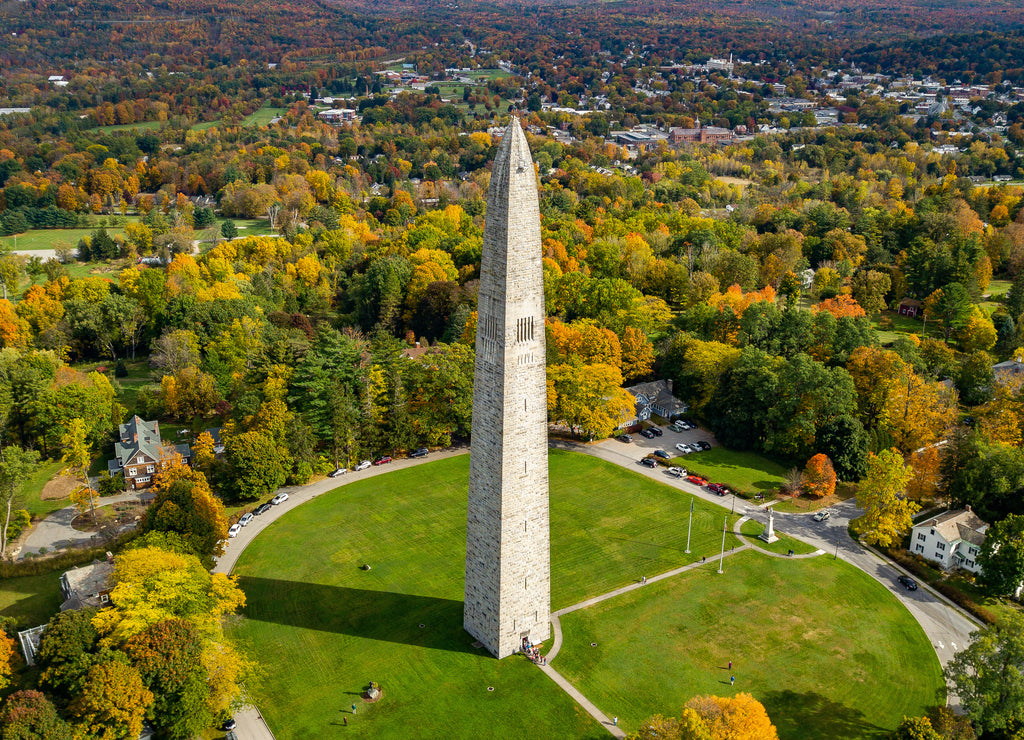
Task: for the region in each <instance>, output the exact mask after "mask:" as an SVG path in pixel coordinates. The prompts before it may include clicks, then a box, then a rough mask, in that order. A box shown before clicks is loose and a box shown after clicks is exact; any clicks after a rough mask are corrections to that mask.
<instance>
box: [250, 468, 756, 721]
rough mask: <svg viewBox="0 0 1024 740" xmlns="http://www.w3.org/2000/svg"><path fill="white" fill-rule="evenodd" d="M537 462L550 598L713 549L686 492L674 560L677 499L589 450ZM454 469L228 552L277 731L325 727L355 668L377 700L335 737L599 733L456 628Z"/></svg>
mask: <svg viewBox="0 0 1024 740" xmlns="http://www.w3.org/2000/svg"><path fill="white" fill-rule="evenodd" d="M550 463H551V480H552V484H551V531H552V534H553V537H552V545H551V556H552V564H553V568H552V570H553V573H552V608H553V609H558V608H560V607H564V606H568V605H570V604H574V603H577V602H579V601H580V600H582V599H583V598H585V597H588V596H593V595H597V594H600V593H604V592H606V591H608V590H611V589H613V588H616V587H619V586H623V585H626V584H629V583H632V582H635V581H637V580H639V578H640V577H641V576H642V575H648V576H650V575H654V574H656V573H661V572H664V571H666V570H669V569H671V568H673V567H678V566H679V565H683V564H685V563H687V562H693V561H695V560H697V559H699V557H700V556H701V554H706V555H710V554H711V553H712V552H715V551H717V550H718V548H719V547H720V546H721V527H722V522H723V520H722V517H723V515H724V513H725V512H724V510H722V509H721V508H719V507H716V506H713V505H711V504H707V503H699V506H698V508H697V509H696V511H695V515H694V530H693V539H692V543H691V552H692V554H691V555H686V554H685V553H684V552H683V551H684V550H685V547H686V528H687V524H686V522H687V516H688V513H689V504H690V497H688V496H685V495H681V494H680V493H679V491H678V490H676V489H674V488H671V487H669V486H666V485H663V484H660V483H657V482H653V481H650V480H648V479H646V478H644V477H643V476H639V475H636V474H635V473H633V472H631V471H628V470H624V469H622V468H620V467H618V466H615V465H612V464H610V463H605V462H603V461H600V460H597V459H595V458H592V457H589V456H584V455H579V454H573V453H567V452H559V451H553V452H552V453H551V456H550ZM468 469H469V458H468V456H465V455H462V456H458V457H454V458H449V459H446V460H439V461H437V462H433V463H428V464H426V465H421V466H417V467H415V468H410V469H407V470H400V471H395V472H392V473H389V474H388V475H386V476H382V477H377V478H371V479H367V480H364V481H356V482H353V483H350V484H348V485H345V486H343V487H341V488H339V489H337V490H336V491H334V492H332V493H329V494H326V495H323V496H320V497H318V498H316V499H314V500H313V501H311V502H309V503H307V504H304V505H303V506H302V507H300V508H298V509H296V510H294V511H292V512H289V513H288V514H287V515H286V516H284V517H282V518H281V519H280V520H278V521H277V522H275V523H274V524H272V525H271V526H270V527H268V528H267V530H266V531H264V532H263V533H262V534H261V535H260V536H259V538H257V539H256V540H255V541H254V542H253V544H251V545H250V546H249V548H248V549H247V550H246V551H245V553H244V554H243V555H242V558H241V560H240V561H239V563H238V566H237V567H236V569H235V573H236V574H238V575H239V576H240V577H241V578H240V584H241V586H242V587H243V589H244V590H245V592H246V596H247V599H248V605H247V606H246V608H245V618H244V619H239V620H238V621H236V622H234V623H233V624H232V625H231V626H230V632H231V633H232V635H233V636H234V637H235V638H237V639H239V640H240V641H241V642H242V643H243V644H244V646H245V650H246V652H247V654H249V655H251V656H252V657H254V658H256V659H258V660H259V661H260V663H261V664H262V665H263V666H264V669H265V678H264V682H263V686H262V688H261V689H259V690H257V691H256V701H257V704H258V706H259V707H260V711H262V712H263V714H264V715H265V716H266V717H267V720H268V722H269V724H270V726H271V728H272V729H273V730H274V732H275V734H276V735H277V737H279V738H281V739H282V740H284V739H285V738H306V737H332V736H335V735H336V733H337V732H338V731H337V730H334V729H333V727H332V725H333V724H335V723H337V722H340V719H341V716H342V715H340V714H339V710H341V709H342V708H345V707H348V706H349V705H350V704H351V703H352V701H353V697H354V696H357V695H358V693H359V692H361V691H362V689H363V687H364V686H365V685H366V684H367V682H368V681H369V680H370V679H373V680H375V681H379V682H381V683H382V684H383V686H384V700H383V701H382V702H380V703H378V704H375V705H372V706H370V705H361V707H360V709H359V713H358V714H357V715H356V716H355V717H352V716H349V720H350V722H349V727H348V729H347V730H346V733H353V734H354V735H355V736H361V737H371V736H372V737H384V738H387V737H399V738H409V737H424V738H434V737H439V736H445V737H466V738H470V737H498V736H500V737H545V738H547V737H575V738H579V737H591V736H593V737H598V736H601V734H602V732H603V731H602V730H601V729H600V728H599V727H598V726H597V725H596V723H595V722H594V721H593V720H592V719H591V718H590V717H589V715H585V714H583V713H581V711H580V710H579V709H578V708H577V707H576V706H575V705H574V704H573V703H572V701H571V700H570V699H569V698H568V697H567V696H566V695H565V694H564V693H563V692H562V691H561V690H560V689H558V688H557V686H555V684H553V683H552V682H551V681H550V680H548V679H547V678H546V677H544V676H543V675H542V674H541V673H540V672H539V671H537V670H536V668H534V667H533V666H530V665H529V664H527V663H526V662H525V661H522V660H520V659H518V658H510V659H506V660H503V661H500V662H499V661H495V660H493V659H492V658H490V657H488V656H487V655H486V654H484V652H483V651H481V650H474V649H473V648H472V647H471V644H470V643H471V642H472V639H471V638H470V637H469V636H468V635H467V634H466V633H465V632H464V631H463V630H462V596H463V573H464V559H465V516H466V481H467V478H468ZM735 542H736V539H735V537H734V536H733V535H732V534H730V535H729V537H728V540H727V546H731V545H732V544H733V543H735ZM363 563H368V564H370V565H371V566H372V569H371V570H370V571H364V570H361V569H360V566H361V565H362V564H363ZM420 625H423V627H420ZM489 686H491V687H494V689H495V690H494V691H493V692H491V691H487V687H489ZM357 703H359V702H357Z"/></svg>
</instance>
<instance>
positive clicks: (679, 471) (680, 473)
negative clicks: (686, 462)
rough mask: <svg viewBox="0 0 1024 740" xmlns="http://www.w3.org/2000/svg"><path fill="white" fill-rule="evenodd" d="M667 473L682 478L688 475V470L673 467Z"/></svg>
mask: <svg viewBox="0 0 1024 740" xmlns="http://www.w3.org/2000/svg"><path fill="white" fill-rule="evenodd" d="M665 472H666V473H668V474H669V475H672V476H675V477H676V478H682V477H683V476H684V475H686V468H677V467H675V466H673V467H671V468H669V469H668V470H666V471H665Z"/></svg>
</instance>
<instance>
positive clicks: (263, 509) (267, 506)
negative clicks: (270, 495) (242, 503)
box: [252, 504, 270, 516]
mask: <svg viewBox="0 0 1024 740" xmlns="http://www.w3.org/2000/svg"><path fill="white" fill-rule="evenodd" d="M268 511H270V504H260V505H259V506H257V507H256V509H255V510H254V511H253V512H252V513H253V514H255V515H256V516H259V515H260V514H266V513H267V512H268Z"/></svg>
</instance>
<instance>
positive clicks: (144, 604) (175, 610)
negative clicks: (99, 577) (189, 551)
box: [93, 547, 245, 646]
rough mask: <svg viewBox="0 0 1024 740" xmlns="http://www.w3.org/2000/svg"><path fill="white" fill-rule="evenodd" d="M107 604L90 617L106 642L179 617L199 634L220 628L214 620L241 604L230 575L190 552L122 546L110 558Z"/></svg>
mask: <svg viewBox="0 0 1024 740" xmlns="http://www.w3.org/2000/svg"><path fill="white" fill-rule="evenodd" d="M113 581H114V587H113V589H112V590H111V592H110V603H111V606H110V607H109V608H107V609H103V610H102V611H100V612H99V613H98V614H97V615H96V616H95V617H94V618H93V625H94V626H95V627H96V630H97V631H98V632H99V633H100V635H101V636H102V638H103V641H104V642H105V643H106V644H108V645H110V646H118V645H121V644H123V643H124V641H125V640H127V639H128V638H129V637H131V636H132V635H135V634H138V633H139V632H141V631H142V630H144V629H145V628H146V627H148V626H150V625H151V624H155V623H156V622H160V621H163V620H165V619H175V618H177V619H184V620H186V621H188V622H191V623H192V624H194V625H195V626H196V628H197V629H198V630H199V632H200V633H202V634H207V635H218V636H219V634H220V620H221V617H223V616H224V615H226V614H232V613H234V612H235V611H236V610H238V609H240V608H241V607H242V606H244V605H245V594H244V593H243V592H242V590H241V589H240V588H238V586H237V585H236V582H235V579H234V578H233V577H231V576H227V575H225V574H223V573H210V572H209V571H208V570H206V568H204V567H203V564H202V563H200V562H199V558H197V557H196V556H195V555H183V554H180V553H176V552H168V551H167V550H161V549H159V548H156V547H139V548H136V549H132V550H126V551H124V552H122V553H121V554H119V555H118V556H117V559H116V561H115V564H114V577H113Z"/></svg>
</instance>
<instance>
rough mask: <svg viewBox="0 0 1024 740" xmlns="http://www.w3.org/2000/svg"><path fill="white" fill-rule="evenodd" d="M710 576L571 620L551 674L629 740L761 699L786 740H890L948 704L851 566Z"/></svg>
mask: <svg viewBox="0 0 1024 740" xmlns="http://www.w3.org/2000/svg"><path fill="white" fill-rule="evenodd" d="M715 570H716V569H715V568H714V567H712V566H708V567H706V568H701V569H699V570H696V571H693V572H691V573H688V574H686V575H684V576H681V577H679V578H673V579H670V580H667V581H660V582H657V583H654V584H650V585H648V586H647V587H646V588H644V589H640V590H637V591H633V592H631V593H627V594H625V595H623V596H621V597H619V598H617V599H612V600H610V601H606V602H603V603H601V604H598V605H596V606H593V607H590V608H589V609H584V610H580V611H577V612H573V613H571V614H568V615H565V616H563V617H562V630H563V636H564V643H563V646H562V651H561V652H560V653H559V655H558V658H557V659H556V660H555V661H554V662H553V663H552V665H553V666H554V667H555V668H557V669H558V671H559V672H561V673H562V675H563V676H565V677H566V678H567V679H568V680H569V681H570V682H572V683H573V685H574V686H576V688H578V689H579V690H580V691H581V692H582V693H583V694H584V696H586V697H587V698H588V699H590V700H591V701H593V702H594V703H595V704H596V705H597V706H598V707H600V708H601V709H602V710H603V711H604V712H605V713H614V714H617V715H618V716H619V725H620V726H621V727H623V729H624V730H626V731H627V732H629V731H631V730H635V729H636V728H637V726H638V725H639V723H640V722H641V721H642V720H643V719H645V718H646V717H649V716H651V715H653V714H674V715H678V712H679V708H680V707H681V706H682V705H683V704H685V703H686V702H687V701H688V700H689V699H690V698H691V697H692V696H694V695H697V694H715V695H719V696H732V695H734V694H736V693H738V692H740V691H744V692H749V693H751V694H753V695H754V697H755V698H757V699H758V700H759V701H761V702H762V703H763V704H764V705H765V708H766V709H767V710H768V714H769V716H770V717H771V718H772V721H773V722H774V723H775V725H776V727H778V729H779V736H780V738H782V740H805V739H812V738H821V739H822V740H836V739H837V738H885V737H889V734H888V733H889V732H891V731H892V730H893V729H894V728H895V727H896V725H898V724H899V723H900V721H901V720H902V719H903V716H904V715H907V716H914V715H920V714H923V713H924V712H925V710H926V709H927V708H928V707H929V706H931V705H933V704H936V703H944V701H945V686H944V684H943V681H942V674H941V672H940V669H939V661H938V658H937V657H936V656H935V651H934V650H933V649H932V646H931V644H930V643H929V641H928V639H927V637H926V636H925V634H924V632H922V630H921V628H920V626H918V624H917V623H916V622H915V621H914V618H913V617H912V616H911V615H910V613H909V612H908V611H907V610H906V609H905V608H904V607H903V606H902V605H901V604H899V603H898V602H897V601H896V600H895V599H894V598H893V597H892V595H891V594H890V593H889V592H888V591H887V590H886V589H885V588H884V587H883V586H882V585H880V584H879V583H877V582H876V581H874V580H873V579H871V578H870V577H869V576H867V575H865V574H864V573H862V572H861V571H859V570H857V569H856V568H854V567H853V566H852V565H849V564H847V563H844V562H843V561H836V560H832V559H831V558H828V557H818V558H811V559H808V560H790V559H787V558H769V557H767V556H764V555H761V554H758V553H754V552H743V553H740V554H739V555H737V556H735V557H733V558H729V559H727V560H726V562H725V573H724V575H718V574H717V573H716V572H715ZM591 643H597V645H596V647H591ZM730 660H731V661H733V670H732V672H731V674H730V671H729V669H728V662H729V661H730ZM730 675H735V676H736V684H735V686H730V685H729V676H730Z"/></svg>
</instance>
